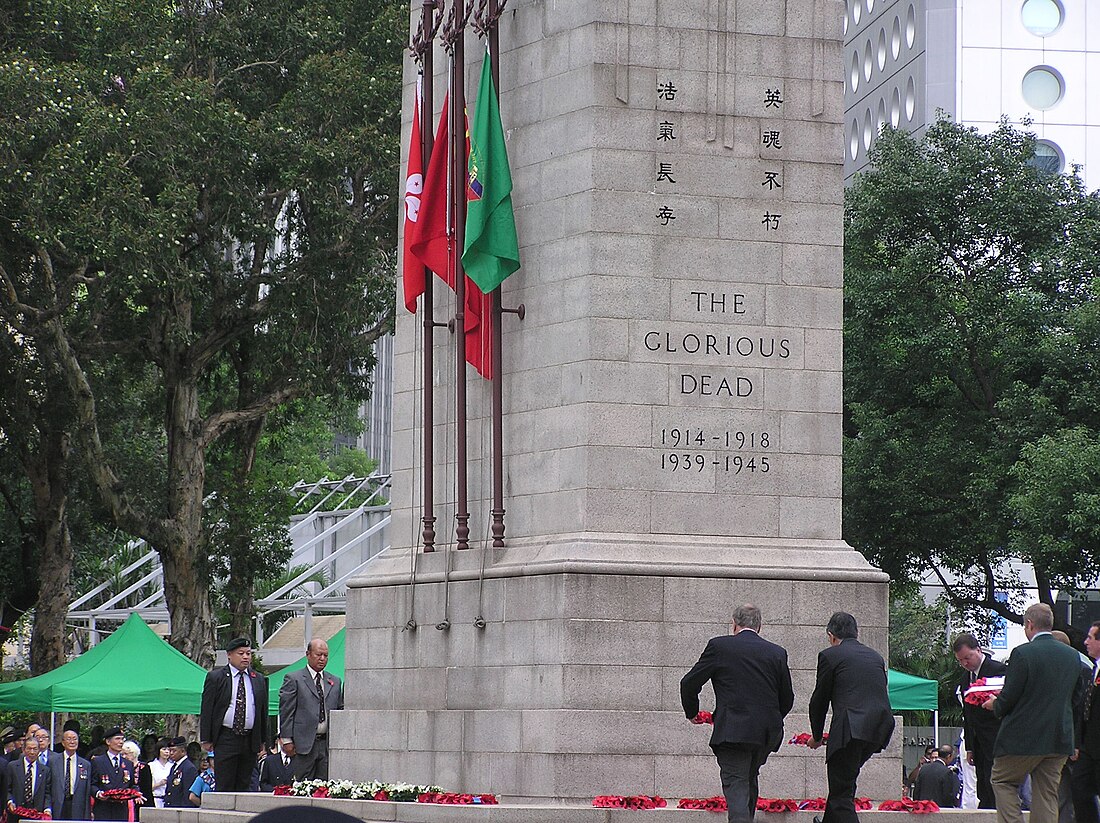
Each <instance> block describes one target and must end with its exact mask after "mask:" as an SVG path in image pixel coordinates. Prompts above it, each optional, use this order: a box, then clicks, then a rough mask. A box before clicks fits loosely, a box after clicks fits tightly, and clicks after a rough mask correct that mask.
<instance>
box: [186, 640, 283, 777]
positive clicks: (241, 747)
mask: <svg viewBox="0 0 1100 823" xmlns="http://www.w3.org/2000/svg"><path fill="white" fill-rule="evenodd" d="M225 651H226V657H227V658H228V659H229V664H228V665H226V666H219V667H218V668H216V669H214V670H213V671H212V672H210V673H209V674H208V675H206V682H204V683H203V687H202V710H201V713H200V715H199V738H200V740H201V741H202V747H203V749H204V750H205V751H208V752H209V751H213V752H214V780H215V782H216V783H217V790H218V791H219V792H247V791H248V785H249V783H250V782H251V781H252V767H253V766H255V765H256V760H257V758H258V757H259V756H260V755H262V754H263V753H264V741H266V740H267V678H265V677H264V676H263V675H262V674H259V673H258V672H254V671H253V670H252V669H251V663H252V642H251V641H250V640H249V639H248V638H247V637H238V638H236V639H235V640H232V641H230V642H229V645H227V646H226V648H225Z"/></svg>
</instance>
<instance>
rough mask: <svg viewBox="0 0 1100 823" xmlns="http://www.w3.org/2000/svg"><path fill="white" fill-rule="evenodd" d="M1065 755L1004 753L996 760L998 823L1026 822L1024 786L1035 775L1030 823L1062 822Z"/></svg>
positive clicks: (995, 780) (995, 788)
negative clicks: (1022, 802)
mask: <svg viewBox="0 0 1100 823" xmlns="http://www.w3.org/2000/svg"><path fill="white" fill-rule="evenodd" d="M1066 759H1067V758H1066V756H1065V755H1064V754H1055V755H1023V754H1002V755H1000V756H998V757H996V758H994V760H993V774H992V775H991V777H990V782H991V783H992V784H993V796H994V797H996V798H997V823H1023V821H1024V815H1023V812H1022V811H1021V810H1020V785H1021V784H1022V783H1023V782H1024V778H1025V777H1027V776H1028V775H1029V774H1030V775H1031V818H1030V823H1058V783H1059V782H1060V781H1061V779H1062V766H1064V765H1065V762H1066Z"/></svg>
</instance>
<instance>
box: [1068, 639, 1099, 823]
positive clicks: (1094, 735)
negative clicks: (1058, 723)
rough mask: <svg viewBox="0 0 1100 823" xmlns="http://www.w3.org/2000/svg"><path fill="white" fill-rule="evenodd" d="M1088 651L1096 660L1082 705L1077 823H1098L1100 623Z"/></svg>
mask: <svg viewBox="0 0 1100 823" xmlns="http://www.w3.org/2000/svg"><path fill="white" fill-rule="evenodd" d="M1085 651H1087V652H1088V654H1089V657H1091V658H1092V660H1093V668H1092V673H1091V676H1090V677H1089V680H1088V688H1087V690H1086V693H1085V698H1084V705H1083V706H1082V723H1081V738H1080V741H1079V744H1078V748H1079V749H1080V756H1079V757H1078V758H1077V762H1076V763H1074V764H1073V768H1072V772H1073V778H1072V786H1073V815H1074V819H1075V820H1076V823H1098V819H1100V813H1098V812H1100V810H1098V809H1097V804H1096V801H1097V795H1098V794H1100V688H1097V684H1096V681H1097V678H1098V677H1100V672H1098V671H1097V664H1096V662H1095V661H1097V660H1100V620H1098V621H1097V622H1095V623H1093V624H1092V625H1091V626H1089V631H1088V634H1086V635H1085Z"/></svg>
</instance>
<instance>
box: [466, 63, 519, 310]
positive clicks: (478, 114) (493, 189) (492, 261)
mask: <svg viewBox="0 0 1100 823" xmlns="http://www.w3.org/2000/svg"><path fill="white" fill-rule="evenodd" d="M462 267H463V269H464V270H465V271H466V274H467V275H468V276H469V277H470V279H471V280H473V281H474V282H475V283H477V285H478V288H479V289H480V290H481V291H482V292H484V293H485V294H488V293H489V292H491V291H492V290H493V289H495V288H497V287H498V286H499V285H500V284H501V283H502V282H504V279H505V278H506V277H507V276H508V275H510V274H511V273H512V272H514V271H515V270H516V269H518V268H519V240H518V238H517V237H516V219H515V216H514V215H513V214H512V173H511V171H510V170H509V169H508V150H507V149H506V148H505V145H504V127H503V126H502V125H501V123H500V106H499V104H498V103H497V95H496V90H495V89H494V87H493V73H492V68H491V66H490V60H489V52H488V51H486V52H485V62H484V63H483V64H482V67H481V82H480V83H479V84H478V88H477V103H476V106H475V108H474V119H473V122H472V123H471V124H470V159H469V164H468V167H467V180H466V242H465V245H464V248H463V250H462Z"/></svg>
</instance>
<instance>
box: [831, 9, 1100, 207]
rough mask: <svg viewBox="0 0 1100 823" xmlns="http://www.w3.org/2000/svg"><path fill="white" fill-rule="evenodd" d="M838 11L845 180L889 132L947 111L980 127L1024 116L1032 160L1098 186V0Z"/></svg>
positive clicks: (912, 127)
mask: <svg viewBox="0 0 1100 823" xmlns="http://www.w3.org/2000/svg"><path fill="white" fill-rule="evenodd" d="M844 5H845V18H844V55H845V58H844V59H845V68H844V79H845V112H846V116H845V128H844V137H845V144H844V173H845V178H846V179H850V178H851V176H852V175H854V174H856V173H857V172H859V171H860V169H862V168H864V167H865V166H866V165H867V155H868V150H869V149H870V147H871V145H872V144H873V143H874V141H875V139H876V137H877V136H878V134H879V131H880V130H881V128H882V126H883V125H884V124H887V123H889V124H890V125H892V126H894V127H896V128H904V129H908V130H909V131H919V130H921V129H923V128H924V127H925V126H927V125H928V124H929V123H931V122H933V121H934V120H935V119H936V116H937V111H939V110H942V111H944V112H946V113H947V114H948V115H949V116H950V117H951V118H953V119H954V120H956V121H958V122H960V123H966V124H968V125H972V126H977V127H978V128H980V129H993V128H994V127H995V126H996V125H997V124H998V122H999V121H1000V119H1001V116H1002V115H1004V116H1007V117H1008V118H1009V120H1010V121H1011V122H1014V123H1019V122H1021V121H1022V120H1024V119H1025V118H1026V119H1030V120H1031V125H1030V127H1029V128H1030V129H1031V130H1032V131H1034V132H1035V134H1036V135H1037V136H1038V137H1039V141H1040V142H1039V146H1038V150H1037V156H1036V162H1037V163H1041V164H1042V165H1043V166H1044V167H1046V168H1050V169H1051V170H1055V171H1062V170H1064V169H1066V168H1067V167H1068V166H1072V165H1078V166H1080V167H1081V174H1082V177H1083V178H1084V180H1085V184H1086V185H1087V186H1088V188H1089V189H1097V188H1100V0H845V4H844ZM1090 89H1091V95H1090Z"/></svg>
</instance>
